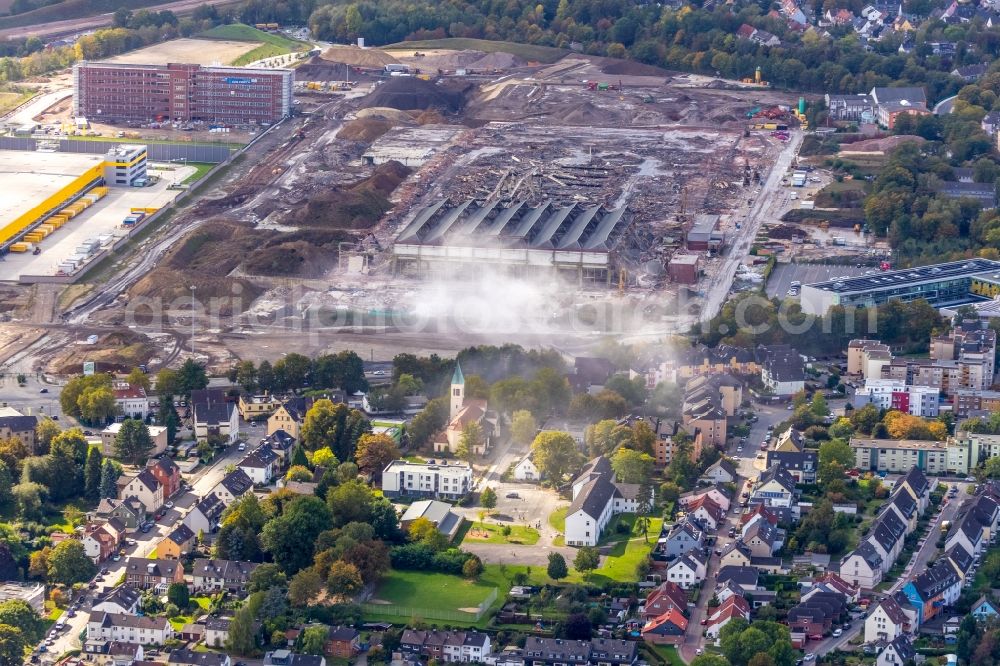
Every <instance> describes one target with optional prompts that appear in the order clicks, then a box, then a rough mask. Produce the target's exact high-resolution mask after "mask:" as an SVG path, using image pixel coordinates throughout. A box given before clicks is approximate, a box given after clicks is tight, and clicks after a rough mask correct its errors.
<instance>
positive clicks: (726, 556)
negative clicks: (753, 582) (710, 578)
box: [719, 540, 753, 568]
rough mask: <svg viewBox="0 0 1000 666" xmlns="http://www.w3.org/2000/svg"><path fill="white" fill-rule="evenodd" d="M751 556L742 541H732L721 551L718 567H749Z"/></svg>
mask: <svg viewBox="0 0 1000 666" xmlns="http://www.w3.org/2000/svg"><path fill="white" fill-rule="evenodd" d="M752 557H753V554H752V553H751V552H750V549H749V548H747V545H746V544H745V543H743V542H742V541H739V540H737V541H733V542H732V543H730V544H729V545H727V546H726V547H724V548H723V549H722V555H721V556H720V557H719V567H720V568H724V567H727V566H730V567H749V566H750V560H751V558H752Z"/></svg>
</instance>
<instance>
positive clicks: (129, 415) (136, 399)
mask: <svg viewBox="0 0 1000 666" xmlns="http://www.w3.org/2000/svg"><path fill="white" fill-rule="evenodd" d="M112 390H113V392H114V394H115V405H116V406H117V407H118V418H119V419H139V420H140V421H144V420H146V417H147V416H149V398H148V397H146V389H144V388H142V387H141V386H132V385H131V384H129V383H128V382H115V383H114V386H113V388H112Z"/></svg>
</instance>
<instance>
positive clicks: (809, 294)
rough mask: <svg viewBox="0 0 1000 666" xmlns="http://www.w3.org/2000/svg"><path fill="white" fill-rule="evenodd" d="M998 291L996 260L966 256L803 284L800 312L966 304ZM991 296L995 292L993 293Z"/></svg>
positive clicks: (999, 267)
mask: <svg viewBox="0 0 1000 666" xmlns="http://www.w3.org/2000/svg"><path fill="white" fill-rule="evenodd" d="M991 289H992V290H993V291H995V292H996V293H1000V261H992V260H989V259H967V260H964V261H951V262H948V263H944V264H934V265H931V266H921V267H919V268H906V269H902V270H895V271H883V272H881V273H877V274H874V275H862V276H858V277H851V278H846V279H837V280H826V281H824V282H814V283H813V284H807V285H803V287H802V292H801V297H800V298H801V302H802V311H803V312H804V313H806V314H811V315H820V316H821V315H824V314H826V312H827V310H829V309H830V308H831V307H833V306H835V305H842V306H844V307H873V306H876V305H882V304H883V303H888V302H889V301H891V300H901V301H915V300H918V299H921V298H922V299H925V300H926V301H927V302H928V303H930V304H931V305H933V306H943V305H955V304H961V303H970V302H973V301H976V300H981V299H982V298H984V297H985V298H991V297H992V296H989V295H987V294H989V293H990V290H991ZM994 295H995V294H994Z"/></svg>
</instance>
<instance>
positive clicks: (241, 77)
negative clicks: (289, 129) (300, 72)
mask: <svg viewBox="0 0 1000 666" xmlns="http://www.w3.org/2000/svg"><path fill="white" fill-rule="evenodd" d="M293 83H294V75H293V73H292V70H290V69H246V68H243V67H202V66H201V65H188V64H178V63H170V64H169V65H133V64H127V63H96V62H82V63H78V64H76V65H74V66H73V113H74V114H75V115H76V116H77V117H81V116H82V117H88V118H92V119H95V120H98V121H100V122H110V123H114V122H148V121H153V120H173V121H178V122H191V121H200V122H207V123H220V124H226V125H269V124H271V123H275V122H278V121H279V120H281V119H282V118H285V117H287V116H288V115H290V114H291V110H292V85H293Z"/></svg>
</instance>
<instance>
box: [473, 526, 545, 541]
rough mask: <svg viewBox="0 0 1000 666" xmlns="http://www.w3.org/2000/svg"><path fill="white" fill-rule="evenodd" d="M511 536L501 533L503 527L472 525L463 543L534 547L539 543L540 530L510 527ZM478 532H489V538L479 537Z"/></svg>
mask: <svg viewBox="0 0 1000 666" xmlns="http://www.w3.org/2000/svg"><path fill="white" fill-rule="evenodd" d="M509 527H510V536H507V537H505V536H503V534H501V533H500V530H501V528H502V526H501V525H493V524H491V523H485V524H484V523H478V522H477V523H472V525H471V526H470V527H469V529H468V530H466V532H465V538H464V539H463V541H467V542H472V543H510V544H520V545H524V546H533V545H535V544H536V543H538V537H539V534H538V530H536V529H535V528H534V527H525V526H523V525H510V526H509ZM477 532H479V533H482V532H487V533H488V536H485V537H484V536H479V535H478V534H476V533H477Z"/></svg>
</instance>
